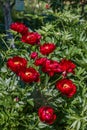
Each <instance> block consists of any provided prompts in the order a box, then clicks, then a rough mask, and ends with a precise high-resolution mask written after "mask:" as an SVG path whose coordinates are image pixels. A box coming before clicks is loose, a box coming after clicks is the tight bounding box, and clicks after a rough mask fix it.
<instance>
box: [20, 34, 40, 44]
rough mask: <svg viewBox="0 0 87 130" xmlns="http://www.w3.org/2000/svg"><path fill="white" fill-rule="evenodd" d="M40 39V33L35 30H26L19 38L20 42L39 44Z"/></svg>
mask: <svg viewBox="0 0 87 130" xmlns="http://www.w3.org/2000/svg"><path fill="white" fill-rule="evenodd" d="M40 39H41V35H40V34H38V33H37V32H28V33H27V34H25V35H23V36H22V38H21V40H22V42H25V43H28V44H31V45H35V44H39V43H40Z"/></svg>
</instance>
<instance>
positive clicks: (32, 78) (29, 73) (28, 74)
mask: <svg viewBox="0 0 87 130" xmlns="http://www.w3.org/2000/svg"><path fill="white" fill-rule="evenodd" d="M19 76H20V78H21V79H22V80H23V81H24V82H27V83H32V82H38V81H39V80H40V78H39V76H40V75H39V73H38V72H37V71H36V70H35V69H34V68H32V67H30V68H26V69H25V70H23V71H20V73H19Z"/></svg>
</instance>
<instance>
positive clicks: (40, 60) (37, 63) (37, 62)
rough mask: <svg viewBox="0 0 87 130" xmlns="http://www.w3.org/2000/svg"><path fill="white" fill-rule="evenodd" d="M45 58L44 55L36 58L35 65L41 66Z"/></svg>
mask: <svg viewBox="0 0 87 130" xmlns="http://www.w3.org/2000/svg"><path fill="white" fill-rule="evenodd" d="M46 60H47V58H46V57H41V58H37V59H36V60H35V63H34V64H35V65H36V66H42V65H43V64H44V63H45V61H46Z"/></svg>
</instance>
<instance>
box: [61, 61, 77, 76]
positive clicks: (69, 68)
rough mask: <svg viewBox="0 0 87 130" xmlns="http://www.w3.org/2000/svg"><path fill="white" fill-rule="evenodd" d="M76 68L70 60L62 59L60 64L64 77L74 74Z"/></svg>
mask: <svg viewBox="0 0 87 130" xmlns="http://www.w3.org/2000/svg"><path fill="white" fill-rule="evenodd" d="M75 68H76V65H75V64H74V63H73V62H72V61H70V60H66V59H62V61H61V62H60V69H61V72H63V76H66V74H67V73H74V69H75Z"/></svg>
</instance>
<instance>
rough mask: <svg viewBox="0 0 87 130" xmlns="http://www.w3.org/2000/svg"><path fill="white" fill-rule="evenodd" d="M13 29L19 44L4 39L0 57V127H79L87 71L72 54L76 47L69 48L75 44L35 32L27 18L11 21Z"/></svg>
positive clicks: (12, 129) (16, 129)
mask: <svg viewBox="0 0 87 130" xmlns="http://www.w3.org/2000/svg"><path fill="white" fill-rule="evenodd" d="M10 29H11V32H12V33H13V36H14V41H15V42H14V43H15V46H14V48H12V47H11V48H9V47H8V45H7V44H6V47H7V49H8V50H7V51H6V54H5V55H6V57H5V59H4V58H3V59H4V63H2V64H3V67H2V69H1V78H0V86H1V90H0V92H1V93H2V94H1V93H0V94H1V100H0V105H1V107H0V109H1V113H0V117H1V121H0V124H1V130H3V129H5V130H8V129H10V130H19V129H23V130H41V129H42V130H70V129H72V130H80V126H81V123H82V124H84V128H86V127H85V126H86V125H85V124H86V123H83V122H86V118H85V115H84V113H85V111H86V107H85V101H84V106H83V108H84V111H82V113H81V115H80V112H81V110H82V108H81V104H80V103H81V102H82V100H81V98H80V96H82V93H84V95H85V92H86V89H85V83H83V81H84V80H83V78H82V77H81V74H83V75H84V77H85V73H84V70H82V69H81V68H80V67H78V63H77V59H76V61H75V60H74V59H73V58H72V56H71V55H74V49H75V48H74V49H73V52H72V53H69V52H66V50H68V49H72V46H71V47H70V48H69V47H68V46H69V45H67V47H66V45H64V44H63V45H62V44H61V43H60V45H58V44H57V42H53V41H54V40H52V42H51V40H50V38H48V36H47V35H48V34H46V35H45V34H43V33H42V35H41V34H39V32H40V31H39V32H33V31H31V30H30V29H29V28H28V27H27V26H26V25H24V24H23V23H19V22H15V23H12V24H11V26H10ZM42 32H44V31H43V30H42ZM57 37H61V36H60V35H58V36H57ZM61 39H62V40H63V38H62V37H61ZM10 42H11V41H10ZM70 42H71V41H70ZM63 43H64V41H63ZM64 47H65V48H64ZM69 51H70V50H69ZM76 51H78V49H77V48H76ZM60 52H61V53H60ZM67 53H69V55H68V56H67ZM70 54H71V55H70ZM75 54H76V56H78V55H77V53H75ZM79 57H80V56H79ZM75 58H78V57H75ZM78 59H79V58H78ZM85 79H86V78H85ZM80 80H81V81H80ZM83 86H84V87H83ZM83 90H84V91H83ZM83 98H86V96H83ZM79 105H80V106H79ZM78 113H79V114H78ZM83 120H84V121H83ZM80 121H82V122H80ZM81 128H82V127H81ZM82 130H83V129H82ZM84 130H85V129H84Z"/></svg>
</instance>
